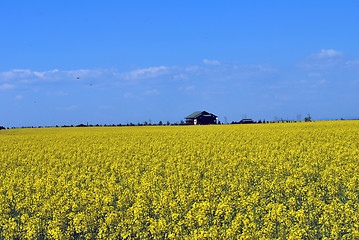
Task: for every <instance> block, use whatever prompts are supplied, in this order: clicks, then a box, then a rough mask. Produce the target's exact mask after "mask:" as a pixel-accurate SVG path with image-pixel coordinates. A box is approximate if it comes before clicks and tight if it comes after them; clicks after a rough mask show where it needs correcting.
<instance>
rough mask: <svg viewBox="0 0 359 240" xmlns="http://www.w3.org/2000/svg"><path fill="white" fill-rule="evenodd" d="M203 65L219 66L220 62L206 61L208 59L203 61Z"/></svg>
mask: <svg viewBox="0 0 359 240" xmlns="http://www.w3.org/2000/svg"><path fill="white" fill-rule="evenodd" d="M203 63H204V64H207V65H219V64H220V62H219V61H217V60H208V59H203Z"/></svg>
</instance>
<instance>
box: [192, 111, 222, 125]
mask: <svg viewBox="0 0 359 240" xmlns="http://www.w3.org/2000/svg"><path fill="white" fill-rule="evenodd" d="M217 119H218V117H217V116H216V115H214V114H212V113H209V112H206V111H197V112H194V113H192V114H191V115H188V116H187V117H186V124H188V125H206V124H217Z"/></svg>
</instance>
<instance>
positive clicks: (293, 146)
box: [0, 121, 359, 239]
mask: <svg viewBox="0 0 359 240" xmlns="http://www.w3.org/2000/svg"><path fill="white" fill-rule="evenodd" d="M206 238H207V239H358V238H359V121H327V122H312V123H286V124H284V123H275V124H256V125H215V126H148V127H102V128H95V127H93V128H48V129H14V130H2V131H0V239H206Z"/></svg>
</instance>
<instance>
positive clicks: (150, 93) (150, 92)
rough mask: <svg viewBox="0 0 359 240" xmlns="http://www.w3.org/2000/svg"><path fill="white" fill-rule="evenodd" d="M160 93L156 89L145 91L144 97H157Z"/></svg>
mask: <svg viewBox="0 0 359 240" xmlns="http://www.w3.org/2000/svg"><path fill="white" fill-rule="evenodd" d="M159 94H160V92H159V91H158V90H157V89H152V90H147V91H146V95H159Z"/></svg>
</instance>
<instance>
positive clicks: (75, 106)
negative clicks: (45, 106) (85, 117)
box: [65, 105, 78, 111]
mask: <svg viewBox="0 0 359 240" xmlns="http://www.w3.org/2000/svg"><path fill="white" fill-rule="evenodd" d="M77 108H78V106H77V105H71V106H68V107H66V108H65V110H67V111H72V110H75V109H77Z"/></svg>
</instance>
